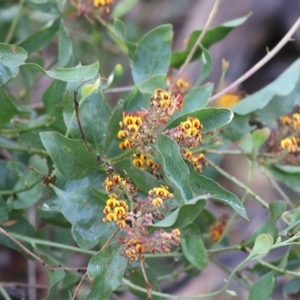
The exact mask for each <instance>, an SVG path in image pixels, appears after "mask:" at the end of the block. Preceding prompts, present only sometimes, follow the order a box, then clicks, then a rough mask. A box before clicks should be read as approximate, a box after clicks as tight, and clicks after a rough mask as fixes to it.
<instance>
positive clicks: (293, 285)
mask: <svg viewBox="0 0 300 300" xmlns="http://www.w3.org/2000/svg"><path fill="white" fill-rule="evenodd" d="M299 292H300V279H299V278H293V279H292V280H290V281H288V282H286V283H285V284H284V286H283V295H284V298H285V299H287V298H288V296H289V295H293V294H298V293H299Z"/></svg>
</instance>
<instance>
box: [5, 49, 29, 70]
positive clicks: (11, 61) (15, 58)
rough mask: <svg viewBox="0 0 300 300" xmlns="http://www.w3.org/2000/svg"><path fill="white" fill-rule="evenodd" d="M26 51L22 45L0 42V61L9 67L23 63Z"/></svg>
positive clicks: (26, 54)
mask: <svg viewBox="0 0 300 300" xmlns="http://www.w3.org/2000/svg"><path fill="white" fill-rule="evenodd" d="M27 56H28V53H27V51H25V50H24V49H23V48H22V47H20V46H16V45H9V44H0V63H2V64H3V65H4V66H6V67H9V68H15V67H18V66H21V65H23V64H24V63H25V60H26V59H27Z"/></svg>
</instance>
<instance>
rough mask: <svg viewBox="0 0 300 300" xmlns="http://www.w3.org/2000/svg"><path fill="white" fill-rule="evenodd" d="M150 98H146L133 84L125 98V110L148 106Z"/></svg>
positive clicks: (140, 108)
mask: <svg viewBox="0 0 300 300" xmlns="http://www.w3.org/2000/svg"><path fill="white" fill-rule="evenodd" d="M149 103H150V98H149V100H147V99H146V98H145V95H143V94H142V93H141V92H140V90H139V89H138V87H136V86H134V87H133V88H132V90H131V92H130V94H129V96H128V98H127V99H126V100H125V111H127V112H128V111H135V110H136V111H140V110H142V108H148V107H149Z"/></svg>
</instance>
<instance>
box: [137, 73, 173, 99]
mask: <svg viewBox="0 0 300 300" xmlns="http://www.w3.org/2000/svg"><path fill="white" fill-rule="evenodd" d="M166 78H167V76H166V75H165V74H158V75H153V76H151V77H150V78H148V79H146V80H145V81H143V82H142V83H141V84H140V86H139V89H140V91H141V92H142V93H144V94H150V95H152V94H153V92H154V91H155V89H158V88H161V89H163V90H164V89H165V88H166Z"/></svg>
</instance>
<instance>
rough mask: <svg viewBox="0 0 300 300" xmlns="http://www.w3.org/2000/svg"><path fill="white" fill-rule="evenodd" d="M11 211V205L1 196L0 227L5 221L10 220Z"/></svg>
mask: <svg viewBox="0 0 300 300" xmlns="http://www.w3.org/2000/svg"><path fill="white" fill-rule="evenodd" d="M10 211H11V207H10V205H9V204H7V203H6V201H4V200H3V198H2V196H0V225H2V223H3V222H4V221H6V220H8V218H9V212H10Z"/></svg>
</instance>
